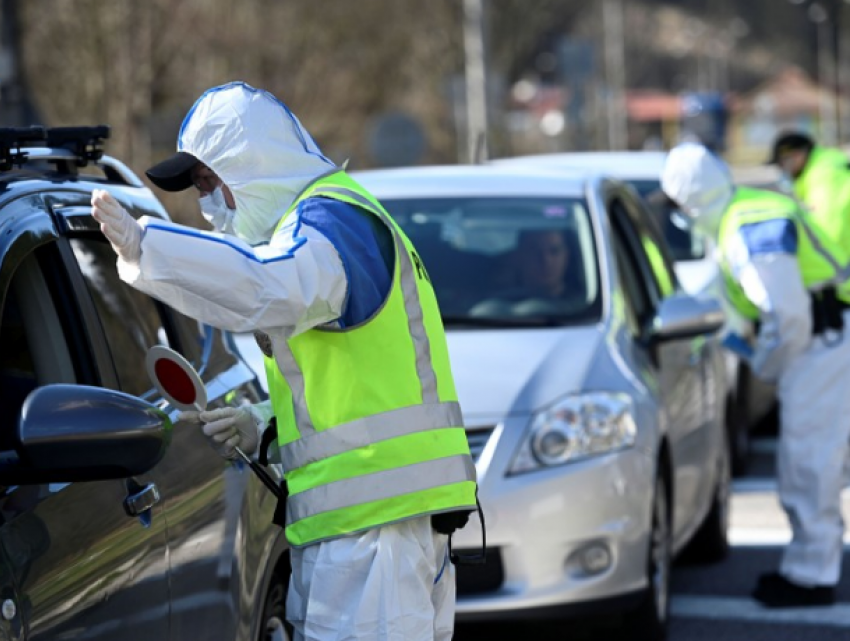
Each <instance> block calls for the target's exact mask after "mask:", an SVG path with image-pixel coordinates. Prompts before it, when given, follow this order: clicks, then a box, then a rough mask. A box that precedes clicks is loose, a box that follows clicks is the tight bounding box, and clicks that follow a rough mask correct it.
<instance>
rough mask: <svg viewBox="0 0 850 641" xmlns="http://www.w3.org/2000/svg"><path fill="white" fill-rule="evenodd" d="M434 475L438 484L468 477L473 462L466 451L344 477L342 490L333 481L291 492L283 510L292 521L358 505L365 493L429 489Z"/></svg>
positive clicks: (380, 495) (377, 496)
mask: <svg viewBox="0 0 850 641" xmlns="http://www.w3.org/2000/svg"><path fill="white" fill-rule="evenodd" d="M435 478H437V479H440V483H439V484H438V485H450V484H453V483H463V482H465V481H469V479H470V478H475V464H474V463H473V462H472V459H471V458H470V457H469V456H468V455H465V454H461V455H459V456H450V457H446V458H441V459H435V460H431V461H424V462H422V463H413V464H411V465H405V466H404V467H396V468H393V469H390V470H383V471H381V472H375V473H374V474H369V475H366V476H359V477H355V478H353V479H347V480H346V481H345V491H343V492H339V491H337V489H336V488H335V487H334V484H333V483H330V484H328V485H320V486H318V487H314V488H312V489H310V490H306V491H304V492H301V493H300V494H291V495H290V496H289V499H288V500H287V503H286V514H287V517H288V520H289V522H290V523H295V522H296V521H300V520H302V519H306V518H310V517H312V516H317V515H319V514H323V513H325V512H332V511H334V510H340V509H342V508H347V507H354V506H356V505H360V504H361V503H363V497H364V496H368V497H369V499H370V500H372V501H380V500H382V499H391V498H395V497H397V496H399V495H401V494H410V493H413V492H421V491H423V490H430V489H432V488H433V487H435V484H434V482H433V479H435Z"/></svg>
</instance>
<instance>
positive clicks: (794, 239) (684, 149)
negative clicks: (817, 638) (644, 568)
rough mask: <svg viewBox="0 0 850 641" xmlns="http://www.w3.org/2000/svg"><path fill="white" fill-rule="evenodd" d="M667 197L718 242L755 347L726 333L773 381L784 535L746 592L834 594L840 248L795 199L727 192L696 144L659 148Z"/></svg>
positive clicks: (842, 436) (849, 373)
mask: <svg viewBox="0 0 850 641" xmlns="http://www.w3.org/2000/svg"><path fill="white" fill-rule="evenodd" d="M661 186H662V189H663V190H664V192H665V193H666V194H667V196H668V197H669V198H670V199H672V200H673V201H675V202H676V203H678V205H679V206H680V207H681V209H682V211H683V212H684V213H685V214H686V215H688V216H689V217H691V218H692V219H693V221H694V223H695V225H697V226H698V227H699V228H700V229H701V230H702V231H703V232H705V233H707V234H711V235H712V236H713V237H716V238H717V239H718V248H719V260H720V267H721V271H722V273H723V276H724V280H725V285H726V286H725V291H726V294H727V297H728V299H729V301H730V302H731V303H732V304H733V305H734V306H735V307H736V308H737V309H739V310H740V311H741V312H742V313H743V314H745V315H747V316H748V317H749V318H751V319H754V320H758V321H759V322H760V328H759V332H758V336H757V338H756V341H755V343H754V344H752V345H750V344H747V343H745V342H744V341H743V340H741V339H740V338H738V337H735V336H728V337H727V338H726V339H725V341H726V342H727V344H728V346H730V347H731V348H733V349H735V351H737V352H738V353H740V354H742V355H743V356H744V357H745V358H747V359H748V360H749V362H750V365H751V367H752V369H753V371H754V372H755V373H756V374H757V375H758V376H761V377H763V378H764V379H765V380H768V381H775V382H776V383H777V393H778V397H779V403H780V437H779V447H778V451H777V475H778V481H779V498H780V501H781V503H782V506H783V508H784V509H785V511H786V513H787V515H788V518H789V521H790V524H791V528H792V532H793V538H792V541H791V543H790V544H789V545H788V546H787V548H786V549H785V551H784V553H783V557H782V562H781V565H780V568H779V572H778V573H770V574H765V575H762V576H761V577H760V578H759V581H758V584H757V585H756V588H755V590H754V591H753V596H754V597H755V598H756V599H758V600H759V601H760V602H762V603H763V604H764V605H766V606H769V607H793V606H806V605H827V604H831V603H833V602H834V600H835V586H836V584H837V582H838V579H839V574H840V570H841V558H842V537H843V533H844V524H843V521H842V518H841V499H840V494H841V489H842V485H843V483H842V481H843V468H844V463H845V461H846V459H847V455H848V440H850V393H848V390H850V367H848V366H847V364H848V363H850V340H848V337H847V336H845V333H844V332H843V325H844V324H845V322H846V321H847V320H848V319H850V316H848V312H847V309H848V305H847V304H846V303H845V302H843V301H846V300H850V296H848V289H847V287H848V284H847V274H846V272H845V271H844V270H845V269H846V267H845V266H846V264H847V260H846V253H844V252H842V251H841V250H840V248H838V247H837V246H836V245H834V244H833V243H831V242H830V240H829V238H828V237H826V236H825V235H824V234H823V232H822V231H821V230H819V229H817V228H815V227H814V225H812V224H810V223H809V222H807V219H806V217H805V215H804V214H803V213H802V212H801V211H800V209H799V206H798V205H797V203H796V201H794V200H793V199H792V198H790V197H788V196H785V195H783V194H779V193H776V192H771V191H762V190H756V189H746V188H737V189H736V188H735V187H734V186H733V184H732V180H731V177H730V173H729V170H728V168H727V167H726V165H725V164H724V163H723V162H722V161H721V160H720V159H719V158H717V157H716V156H714V155H713V154H712V153H711V152H710V151H708V150H707V149H706V148H705V147H702V146H700V145H695V144H686V145H680V146H678V147H675V148H674V149H672V150H671V151H670V154H669V155H668V157H667V159H666V162H665V166H664V169H663V174H662V178H661Z"/></svg>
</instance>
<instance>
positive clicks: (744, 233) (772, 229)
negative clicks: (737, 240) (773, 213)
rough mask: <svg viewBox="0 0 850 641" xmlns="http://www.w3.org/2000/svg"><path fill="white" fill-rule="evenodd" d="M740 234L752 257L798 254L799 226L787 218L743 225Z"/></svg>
mask: <svg viewBox="0 0 850 641" xmlns="http://www.w3.org/2000/svg"><path fill="white" fill-rule="evenodd" d="M739 233H740V234H741V238H742V239H743V241H744V244H745V245H746V247H747V250H748V252H749V254H750V256H755V255H757V254H796V253H797V225H795V224H794V221H792V220H789V219H787V218H776V219H773V220H765V221H763V222H758V223H750V224H747V225H742V226H741V228H740V229H739Z"/></svg>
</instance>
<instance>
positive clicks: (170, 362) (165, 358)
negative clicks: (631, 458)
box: [145, 345, 281, 497]
mask: <svg viewBox="0 0 850 641" xmlns="http://www.w3.org/2000/svg"><path fill="white" fill-rule="evenodd" d="M145 367H146V368H147V370H148V376H149V377H150V379H151V381H153V384H154V385H155V386H156V389H157V390H159V393H160V394H162V396H163V398H164V399H165V400H167V401H168V402H169V403H171V404H172V405H173V406H174V407H176V408H177V409H179V410H182V411H192V410H194V411H196V412H203V411H204V410H205V409H206V407H207V388H206V387H204V382H203V381H202V380H201V376H200V375H199V374H198V372H196V371H195V368H194V367H192V364H191V363H189V361H187V360H186V359H185V358H183V356H182V355H181V354H178V353H177V352H175V351H174V350H173V349H171V348H170V347H166V346H165V345H154V346H153V347H151V348H150V349H149V350H148V353H147V356H146V357H145ZM234 449H235V450H236V453H237V454H238V455H239V456H240V457H241V458H242V460H244V461H245V462H246V463H247V464H248V465H249V466H250V467H251V469H252V470H254V473H255V474H256V475H257V476H259V477H260V480H261V481H262V482H263V483H264V484H265V485H266V487H268V488H269V489H270V490H271V491H272V492H273V493H274V494H275V495H276V496H278V497H280V496H281V490H280V488H279V487H278V486H277V484H276V483H275V481H274V479H273V478H271V476H269V474H268V472H266V470H264V469H263V468H262V467H261V466H260V464H259V463H257V462H256V461H255V460H253V459H252V458H251V457H250V456H248V455H247V454H245V452H243V451H242V448H239V447H236V448H234Z"/></svg>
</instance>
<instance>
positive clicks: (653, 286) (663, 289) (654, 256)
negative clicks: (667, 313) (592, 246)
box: [622, 194, 677, 303]
mask: <svg viewBox="0 0 850 641" xmlns="http://www.w3.org/2000/svg"><path fill="white" fill-rule="evenodd" d="M622 204H623V207H624V208H625V209H626V211H627V212H628V214H629V222H630V224H631V225H632V227H633V228H634V230H635V232H636V233H637V236H638V238H639V239H640V252H641V253H643V254H644V255H645V256H646V260H647V262H648V264H649V268H650V269H649V273H650V276H651V278H650V280H649V287H650V290H651V294H652V298H653V300H654V301H655V302H656V303H657V301H659V300H660V299H662V298H665V297H667V296H670V295H671V294H673V292H674V291H675V290H676V286H677V283H676V274H675V272H674V271H673V262H672V261H673V259H672V257H671V256H670V252H669V247H668V246H667V244H666V242H665V240H664V238H663V236H662V233H661V230H660V229H659V226H658V221H657V220H655V219H653V218H652V217H651V215H650V214H649V212H647V211H646V208H645V207H643V206H642V205H641V203H640V201H639V200H637V199H634V198H633V197H632V196H631V195H630V194H624V195H623V200H622Z"/></svg>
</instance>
